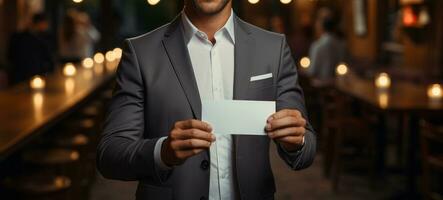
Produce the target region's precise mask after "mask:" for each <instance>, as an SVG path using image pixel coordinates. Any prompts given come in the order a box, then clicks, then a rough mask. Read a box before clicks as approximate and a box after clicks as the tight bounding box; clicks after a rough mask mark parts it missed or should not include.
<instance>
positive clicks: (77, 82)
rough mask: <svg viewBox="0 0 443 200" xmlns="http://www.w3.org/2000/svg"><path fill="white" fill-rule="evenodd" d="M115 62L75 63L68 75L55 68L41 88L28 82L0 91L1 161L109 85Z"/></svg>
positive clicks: (112, 76)
mask: <svg viewBox="0 0 443 200" xmlns="http://www.w3.org/2000/svg"><path fill="white" fill-rule="evenodd" d="M116 64H117V63H116V62H115V63H112V64H107V65H106V66H105V65H98V64H97V65H95V66H94V68H93V69H83V68H81V67H77V73H76V75H75V76H73V77H69V78H68V77H65V76H63V75H62V73H61V72H60V71H58V72H55V73H54V74H51V75H48V76H47V77H46V78H45V79H46V88H45V89H43V90H40V91H38V90H32V89H31V88H30V86H29V83H23V84H20V85H17V86H15V87H12V88H10V89H6V90H4V91H0V161H1V160H4V159H5V158H6V157H7V156H8V155H10V154H11V153H13V152H14V151H15V150H17V149H19V148H21V147H22V146H23V145H24V144H26V143H27V142H28V141H30V140H31V139H32V138H34V137H35V136H36V135H38V134H39V133H41V132H44V131H45V130H47V129H49V128H50V127H52V126H53V125H54V124H56V123H57V122H58V121H60V120H61V119H62V118H63V117H65V116H67V115H68V114H69V113H71V112H73V111H74V110H75V109H76V108H77V107H79V106H80V105H81V104H82V103H83V102H85V101H86V100H87V99H88V98H90V97H92V96H93V95H94V94H96V93H97V92H98V91H99V90H100V89H102V88H104V87H106V86H107V85H109V83H110V82H111V81H112V80H113V78H114V75H115V66H116ZM106 68H108V69H106Z"/></svg>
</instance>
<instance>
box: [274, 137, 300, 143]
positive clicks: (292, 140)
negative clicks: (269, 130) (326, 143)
mask: <svg viewBox="0 0 443 200" xmlns="http://www.w3.org/2000/svg"><path fill="white" fill-rule="evenodd" d="M276 140H277V141H278V142H285V143H289V144H302V143H303V137H300V136H288V137H282V138H279V139H276Z"/></svg>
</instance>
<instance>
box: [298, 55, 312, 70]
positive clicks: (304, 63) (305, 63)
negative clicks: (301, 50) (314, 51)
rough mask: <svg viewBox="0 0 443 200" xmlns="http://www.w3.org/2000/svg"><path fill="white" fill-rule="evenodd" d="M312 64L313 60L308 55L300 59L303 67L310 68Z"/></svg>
mask: <svg viewBox="0 0 443 200" xmlns="http://www.w3.org/2000/svg"><path fill="white" fill-rule="evenodd" d="M310 65H311V60H310V59H309V58H308V57H303V58H302V59H300V66H301V67H303V68H305V69H306V68H308V67H309V66H310Z"/></svg>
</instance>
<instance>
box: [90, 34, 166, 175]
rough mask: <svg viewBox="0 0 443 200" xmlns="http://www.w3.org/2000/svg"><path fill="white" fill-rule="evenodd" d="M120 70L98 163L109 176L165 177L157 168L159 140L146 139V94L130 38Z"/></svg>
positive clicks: (98, 152) (98, 151) (101, 141)
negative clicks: (156, 148) (161, 175)
mask: <svg viewBox="0 0 443 200" xmlns="http://www.w3.org/2000/svg"><path fill="white" fill-rule="evenodd" d="M123 52H124V53H123V57H122V60H121V62H120V65H119V67H118V70H117V77H116V87H115V89H114V94H113V98H112V100H111V103H110V106H109V110H108V113H107V116H106V121H105V124H104V130H103V136H102V139H101V140H100V142H99V145H98V149H97V167H98V169H99V171H100V172H101V173H102V175H103V176H104V177H106V178H111V179H119V180H140V179H148V180H151V181H154V182H158V181H160V180H161V179H160V178H159V177H160V175H159V174H158V173H157V171H156V169H155V162H154V148H155V144H156V142H157V140H158V139H159V138H154V139H145V138H144V137H143V134H144V132H145V131H146V130H145V127H144V124H145V118H144V112H145V107H144V95H145V88H144V86H143V81H142V76H141V71H140V67H139V64H138V61H137V57H136V55H135V52H134V48H133V47H132V44H131V42H130V41H129V40H127V41H126V43H125V47H124V51H123Z"/></svg>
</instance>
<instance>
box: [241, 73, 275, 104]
mask: <svg viewBox="0 0 443 200" xmlns="http://www.w3.org/2000/svg"><path fill="white" fill-rule="evenodd" d="M275 90H276V88H275V85H274V81H273V79H272V78H270V79H265V80H259V81H253V82H250V83H249V88H248V97H249V98H248V99H249V100H256V101H275V96H276V92H275Z"/></svg>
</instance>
